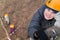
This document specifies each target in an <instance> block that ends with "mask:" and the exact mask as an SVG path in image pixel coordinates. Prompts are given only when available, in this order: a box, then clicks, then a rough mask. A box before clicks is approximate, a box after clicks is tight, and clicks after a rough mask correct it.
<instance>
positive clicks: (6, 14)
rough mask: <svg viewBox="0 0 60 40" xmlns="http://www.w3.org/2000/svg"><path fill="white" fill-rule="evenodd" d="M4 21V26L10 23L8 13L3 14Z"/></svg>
mask: <svg viewBox="0 0 60 40" xmlns="http://www.w3.org/2000/svg"><path fill="white" fill-rule="evenodd" d="M4 19H5V21H6V24H9V23H10V20H9V15H8V13H5V14H4Z"/></svg>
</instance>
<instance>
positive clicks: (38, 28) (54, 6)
mask: <svg viewBox="0 0 60 40" xmlns="http://www.w3.org/2000/svg"><path fill="white" fill-rule="evenodd" d="M58 12H60V0H48V1H47V2H46V3H45V4H44V5H42V6H41V7H40V8H39V9H38V11H37V12H36V13H35V14H34V16H33V18H32V20H31V22H30V24H29V27H28V35H29V36H30V37H31V38H32V39H33V40H50V39H51V38H53V40H54V39H55V38H56V36H55V35H56V32H55V29H56V28H55V29H54V28H53V26H54V24H56V23H55V22H56V20H55V18H54V17H55V14H57V13H58ZM49 28H52V29H51V30H49V31H50V33H51V35H49V34H47V33H48V32H49V31H46V30H47V29H49ZM48 35H49V37H48ZM52 35H53V36H52Z"/></svg>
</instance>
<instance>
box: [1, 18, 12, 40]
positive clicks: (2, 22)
mask: <svg viewBox="0 0 60 40" xmlns="http://www.w3.org/2000/svg"><path fill="white" fill-rule="evenodd" d="M0 21H1V25H2V28H3V29H4V31H5V32H6V35H7V38H8V40H11V39H10V37H9V35H8V32H7V30H6V28H5V27H4V24H3V21H2V19H1V18H0Z"/></svg>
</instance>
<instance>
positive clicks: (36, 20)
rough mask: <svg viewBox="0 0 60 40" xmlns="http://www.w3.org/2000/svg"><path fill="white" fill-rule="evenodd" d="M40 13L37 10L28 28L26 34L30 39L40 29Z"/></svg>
mask: <svg viewBox="0 0 60 40" xmlns="http://www.w3.org/2000/svg"><path fill="white" fill-rule="evenodd" d="M40 13H41V11H39V10H38V11H37V12H36V13H35V15H34V16H33V18H32V20H31V22H30V25H29V28H28V34H29V36H30V37H32V38H34V32H36V31H38V30H39V29H40V27H41V25H40V23H41V19H42V14H40Z"/></svg>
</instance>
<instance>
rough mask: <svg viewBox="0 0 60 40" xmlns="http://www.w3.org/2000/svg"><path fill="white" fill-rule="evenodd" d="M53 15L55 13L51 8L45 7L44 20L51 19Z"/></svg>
mask: <svg viewBox="0 0 60 40" xmlns="http://www.w3.org/2000/svg"><path fill="white" fill-rule="evenodd" d="M54 15H55V13H54V12H53V11H52V10H50V9H48V8H46V9H45V11H44V17H45V19H46V20H50V19H53V18H54Z"/></svg>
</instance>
